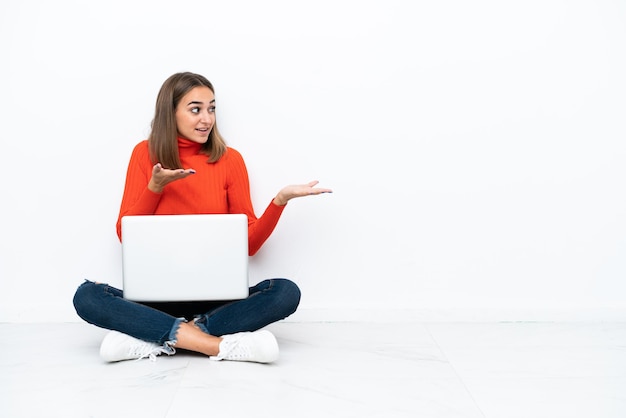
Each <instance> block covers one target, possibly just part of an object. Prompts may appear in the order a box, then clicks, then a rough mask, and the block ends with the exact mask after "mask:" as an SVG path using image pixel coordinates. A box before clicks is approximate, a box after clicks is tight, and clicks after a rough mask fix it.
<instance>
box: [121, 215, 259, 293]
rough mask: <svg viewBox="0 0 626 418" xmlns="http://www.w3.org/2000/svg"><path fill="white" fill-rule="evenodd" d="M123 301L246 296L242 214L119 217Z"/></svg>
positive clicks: (245, 223) (245, 242)
mask: <svg viewBox="0 0 626 418" xmlns="http://www.w3.org/2000/svg"><path fill="white" fill-rule="evenodd" d="M122 271H123V284H124V298H126V299H129V300H133V301H137V302H181V301H219V300H234V299H244V298H246V297H248V292H249V291H248V286H249V284H248V217H247V216H246V215H244V214H216V215H149V216H124V217H123V218H122Z"/></svg>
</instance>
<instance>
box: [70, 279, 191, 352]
mask: <svg viewBox="0 0 626 418" xmlns="http://www.w3.org/2000/svg"><path fill="white" fill-rule="evenodd" d="M74 308H75V309H76V313H77V314H78V316H80V317H81V318H82V319H84V320H85V321H87V322H89V323H90V324H93V325H96V326H98V327H101V328H106V329H110V330H114V331H119V332H121V333H123V334H126V335H130V336H132V337H135V338H138V339H140V340H143V341H148V342H152V343H157V344H165V343H170V344H171V343H173V342H174V341H175V340H176V333H177V331H178V328H179V326H180V324H181V323H183V322H185V319H183V318H175V317H173V316H171V315H169V314H167V313H165V312H161V311H159V310H156V309H153V308H151V307H149V306H146V305H142V304H140V303H137V302H132V301H129V300H127V299H124V298H123V293H122V291H121V290H119V289H116V288H115V287H112V286H109V285H108V284H104V283H94V282H90V281H85V282H84V283H83V284H81V285H80V286H79V287H78V289H77V290H76V293H75V294H74Z"/></svg>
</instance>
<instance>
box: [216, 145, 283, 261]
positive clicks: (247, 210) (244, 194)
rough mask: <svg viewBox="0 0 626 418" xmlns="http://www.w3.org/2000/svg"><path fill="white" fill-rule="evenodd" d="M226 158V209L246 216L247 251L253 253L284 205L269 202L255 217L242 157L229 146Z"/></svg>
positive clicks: (273, 225)
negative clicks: (227, 168)
mask: <svg viewBox="0 0 626 418" xmlns="http://www.w3.org/2000/svg"><path fill="white" fill-rule="evenodd" d="M228 159H229V169H230V170H229V178H228V211H229V213H243V214H246V215H247V216H248V251H249V254H250V255H254V254H256V253H257V251H259V249H260V248H261V246H262V245H263V244H264V243H265V241H266V240H267V239H268V238H269V236H270V235H271V234H272V232H273V231H274V228H275V227H276V224H277V223H278V220H279V219H280V216H281V214H282V213H283V210H284V209H285V206H278V205H276V204H274V203H273V202H270V204H269V205H268V206H267V208H266V209H265V212H263V215H261V217H260V218H257V217H256V215H255V213H254V209H253V207H252V201H251V199H250V181H249V178H248V171H247V169H246V165H245V163H244V161H243V158H242V156H241V154H239V152H238V151H236V150H234V149H232V148H229V149H228Z"/></svg>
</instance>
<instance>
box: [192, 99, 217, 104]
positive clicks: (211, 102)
mask: <svg viewBox="0 0 626 418" xmlns="http://www.w3.org/2000/svg"><path fill="white" fill-rule="evenodd" d="M213 103H215V99H213V100H211V101H210V102H209V104H213ZM199 104H200V105H201V104H203V102H198V101H193V102H189V103H187V106H189V105H199Z"/></svg>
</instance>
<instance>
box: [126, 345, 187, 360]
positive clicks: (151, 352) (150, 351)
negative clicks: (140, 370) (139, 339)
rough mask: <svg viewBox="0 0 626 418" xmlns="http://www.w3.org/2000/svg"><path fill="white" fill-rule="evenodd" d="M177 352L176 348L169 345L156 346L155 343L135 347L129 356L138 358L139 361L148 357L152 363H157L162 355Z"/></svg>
mask: <svg viewBox="0 0 626 418" xmlns="http://www.w3.org/2000/svg"><path fill="white" fill-rule="evenodd" d="M166 344H167V343H166ZM175 352H176V350H175V349H174V347H172V346H171V345H169V344H167V345H166V346H165V347H164V346H155V344H153V343H149V342H145V343H143V344H138V345H136V346H133V347H132V348H131V349H130V351H129V353H128V354H129V355H130V356H132V357H137V360H141V359H143V358H146V357H148V358H149V359H150V361H156V358H157V356H158V355H160V354H168V355H172V354H174V353H175Z"/></svg>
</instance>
